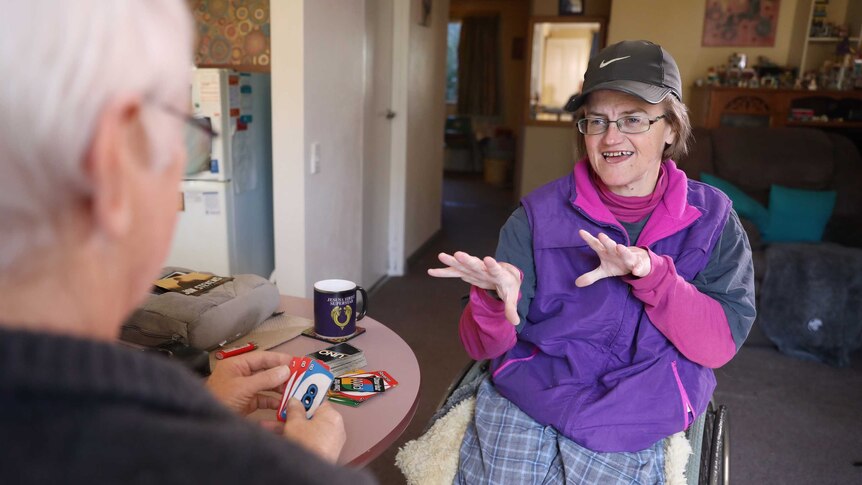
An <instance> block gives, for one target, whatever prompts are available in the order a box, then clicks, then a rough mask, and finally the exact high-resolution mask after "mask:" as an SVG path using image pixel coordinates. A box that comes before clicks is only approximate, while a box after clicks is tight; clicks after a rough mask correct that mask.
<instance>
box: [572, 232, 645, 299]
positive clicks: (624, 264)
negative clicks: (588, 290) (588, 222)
mask: <svg viewBox="0 0 862 485" xmlns="http://www.w3.org/2000/svg"><path fill="white" fill-rule="evenodd" d="M578 234H579V235H580V236H581V238H583V240H584V241H586V242H587V244H589V246H590V247H591V248H593V251H595V252H596V254H598V255H599V260H600V264H599V267H598V268H596V269H594V270H592V271H590V272H589V273H584V274H582V275H581V276H579V277H578V279H577V280H575V285H577V286H579V287H584V286H589V285H591V284H593V283H595V282H596V281H598V280H600V279H602V278H607V277H609V276H623V275H627V274H633V275H635V276H637V277H643V276H646V275H648V274H649V272H650V270H651V269H652V265H651V263H650V259H649V253H647V251H646V250H645V249H643V248H639V247H637V246H624V245H622V244H617V243H616V242H614V240H613V239H611V238H609V237H608V236H607V235H606V234H603V233H599V237H598V238H595V237H593V235H592V234H590V233H588V232H587V231H585V230H583V229H581V230H580V231H578Z"/></svg>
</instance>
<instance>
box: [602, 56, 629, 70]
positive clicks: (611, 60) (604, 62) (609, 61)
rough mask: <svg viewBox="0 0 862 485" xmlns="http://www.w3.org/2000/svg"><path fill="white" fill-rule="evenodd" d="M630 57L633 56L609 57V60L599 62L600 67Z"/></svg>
mask: <svg viewBox="0 0 862 485" xmlns="http://www.w3.org/2000/svg"><path fill="white" fill-rule="evenodd" d="M629 57H631V56H625V57H617V58H614V59H608V60H607V61H602V62H601V63H600V64H599V69H601V68H603V67H605V66H607V65H608V64H613V63H614V62H617V61H621V60H623V59H628V58H629Z"/></svg>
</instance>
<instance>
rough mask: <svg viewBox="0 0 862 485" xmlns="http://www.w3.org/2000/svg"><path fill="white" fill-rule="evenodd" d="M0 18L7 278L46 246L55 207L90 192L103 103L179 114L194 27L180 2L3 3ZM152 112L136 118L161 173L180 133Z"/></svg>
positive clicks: (1, 233)
mask: <svg viewBox="0 0 862 485" xmlns="http://www.w3.org/2000/svg"><path fill="white" fill-rule="evenodd" d="M0 11H2V12H3V13H2V15H0V72H2V73H3V81H2V83H0V271H4V270H6V269H8V268H9V267H11V266H12V265H13V263H16V262H21V261H16V260H18V259H19V258H20V257H21V256H22V255H23V254H24V253H25V252H26V251H27V250H28V249H31V248H36V247H44V246H46V245H50V244H52V243H53V242H54V241H55V239H56V234H55V229H56V227H55V223H54V222H52V221H54V220H55V219H56V218H57V215H58V213H59V212H60V208H62V207H64V206H68V204H69V203H70V202H74V201H76V200H81V199H82V198H84V197H86V196H87V195H88V194H89V191H90V187H89V186H88V182H87V177H86V174H85V167H84V164H83V163H82V162H83V160H84V158H85V156H86V151H87V150H88V148H89V147H90V143H91V138H92V136H93V132H94V129H95V125H96V123H97V122H98V119H99V116H100V114H101V112H102V110H103V109H104V107H105V106H106V105H107V104H108V103H109V102H111V101H112V100H114V99H116V98H117V97H118V96H123V95H140V96H142V97H144V98H145V99H147V100H148V101H153V102H155V103H160V104H166V105H172V106H175V107H178V108H179V109H184V108H185V107H184V106H183V105H182V103H183V102H184V101H185V100H186V99H187V98H188V95H189V76H190V71H191V67H192V57H191V54H192V35H193V30H192V21H191V15H190V13H189V11H188V6H187V4H186V2H185V1H183V0H74V1H59V2H58V1H56V0H27V1H20V0H0ZM154 111H155V110H145V111H144V112H143V114H142V116H143V120H144V126H145V129H146V131H147V136H148V138H149V141H150V143H149V145H150V155H151V161H152V164H153V166H154V167H155V168H154V169H160V167H164V166H166V165H167V161H169V160H170V157H171V153H170V152H171V151H172V150H174V149H175V147H176V146H177V145H176V143H168V140H173V139H178V138H179V137H180V136H181V135H180V134H177V133H175V132H176V131H177V130H176V129H173V130H170V129H168V128H165V123H158V122H156V120H153V117H154V116H157V115H156V114H154V113H153V112H154ZM168 126H169V127H170V126H171V125H168ZM174 128H175V127H174Z"/></svg>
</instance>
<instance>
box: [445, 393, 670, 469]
mask: <svg viewBox="0 0 862 485" xmlns="http://www.w3.org/2000/svg"><path fill="white" fill-rule="evenodd" d="M664 446H665V443H664V440H661V441H659V442H657V443H656V444H654V445H653V446H652V447H650V448H647V449H645V450H643V451H639V452H636V453H598V452H595V451H590V450H588V449H586V448H584V447H582V446H580V445H578V444H577V443H575V442H574V441H572V440H570V439H568V438H566V437H565V436H563V435H561V434H560V433H558V432H557V430H555V429H554V428H552V427H550V426H542V425H541V424H539V423H537V422H536V421H534V420H533V419H532V418H531V417H529V416H527V415H526V414H524V412H523V411H521V410H520V409H519V408H518V406H516V405H515V404H513V403H512V402H511V401H509V400H508V399H506V398H505V397H503V396H501V395H500V394H499V393H498V392H497V390H496V388H494V385H493V384H492V383H491V381H490V379H486V380H485V381H484V382H482V384H481V385H480V386H479V390H478V392H477V394H476V414H475V417H474V419H473V421H472V422H471V423H470V425H469V426H468V427H467V432H466V434H465V435H464V441H463V442H462V443H461V451H460V464H459V467H458V468H459V469H458V473H457V475H456V476H455V481H454V483H456V484H469V485H473V484H485V483H493V484H498V483H500V484H507V483H518V484H549V483H566V484H590V485H593V484H603V485H604V484H623V483H624V484H632V485H635V484H637V485H647V484H649V485H654V484H659V485H663V484H664V483H665V480H664Z"/></svg>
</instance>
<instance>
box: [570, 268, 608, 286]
mask: <svg viewBox="0 0 862 485" xmlns="http://www.w3.org/2000/svg"><path fill="white" fill-rule="evenodd" d="M607 276H608V275H607V274H605V271H604V270H603V269H602V268H601V266H599V267H598V268H596V269H594V270H592V271H590V272H589V273H584V274H582V275H580V276H578V279H576V280H575V286H577V287H578V288H583V287H585V286H590V285H591V284H593V283H595V282H596V281H599V280H600V279H602V278H606V277H607Z"/></svg>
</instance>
